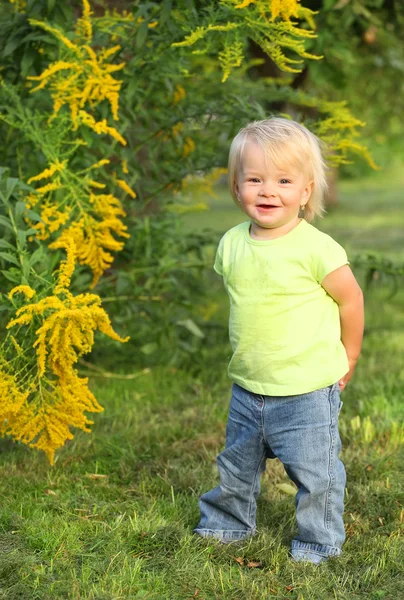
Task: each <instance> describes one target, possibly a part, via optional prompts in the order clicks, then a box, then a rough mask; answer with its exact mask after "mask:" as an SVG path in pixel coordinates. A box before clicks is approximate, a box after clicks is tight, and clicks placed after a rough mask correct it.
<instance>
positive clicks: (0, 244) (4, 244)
mask: <svg viewBox="0 0 404 600" xmlns="http://www.w3.org/2000/svg"><path fill="white" fill-rule="evenodd" d="M0 248H8V249H9V250H14V251H15V252H17V248H16V247H15V246H13V245H12V244H10V243H9V242H6V240H0Z"/></svg>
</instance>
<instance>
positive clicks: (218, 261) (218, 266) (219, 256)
mask: <svg viewBox="0 0 404 600" xmlns="http://www.w3.org/2000/svg"><path fill="white" fill-rule="evenodd" d="M213 268H214V270H215V271H216V273H217V274H218V275H222V276H223V238H222V239H221V240H220V242H219V245H218V247H217V250H216V257H215V264H214V265H213Z"/></svg>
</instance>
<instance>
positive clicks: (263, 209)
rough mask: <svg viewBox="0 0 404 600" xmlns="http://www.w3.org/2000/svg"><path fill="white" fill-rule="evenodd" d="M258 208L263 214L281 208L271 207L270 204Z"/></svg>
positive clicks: (259, 205) (260, 205)
mask: <svg viewBox="0 0 404 600" xmlns="http://www.w3.org/2000/svg"><path fill="white" fill-rule="evenodd" d="M257 208H258V210H261V211H263V212H269V211H270V210H275V209H276V208H280V206H274V205H269V204H258V205H257Z"/></svg>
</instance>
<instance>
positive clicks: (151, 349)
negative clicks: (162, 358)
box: [140, 342, 158, 354]
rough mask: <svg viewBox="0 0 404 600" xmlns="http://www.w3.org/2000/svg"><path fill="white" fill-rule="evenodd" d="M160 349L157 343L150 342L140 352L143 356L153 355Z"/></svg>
mask: <svg viewBox="0 0 404 600" xmlns="http://www.w3.org/2000/svg"><path fill="white" fill-rule="evenodd" d="M157 348H158V344H157V343H156V342H150V343H149V344H145V345H144V346H142V347H141V348H140V351H141V352H143V354H153V352H155V351H156V350H157Z"/></svg>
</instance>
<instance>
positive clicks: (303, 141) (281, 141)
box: [228, 117, 328, 222]
mask: <svg viewBox="0 0 404 600" xmlns="http://www.w3.org/2000/svg"><path fill="white" fill-rule="evenodd" d="M248 140H254V141H255V142H256V143H258V144H259V145H260V146H261V148H262V149H263V151H264V153H265V158H266V160H267V162H268V161H270V162H271V163H272V164H274V165H275V166H276V167H278V168H279V167H284V166H285V165H287V164H291V163H292V164H295V165H298V166H299V168H301V169H304V170H307V174H308V176H309V177H310V179H313V181H314V187H313V191H312V193H311V195H310V198H309V201H308V202H307V204H306V208H305V211H304V218H305V219H306V221H309V222H310V221H312V220H313V219H314V217H316V216H317V217H320V218H323V213H324V212H326V210H325V208H324V194H325V193H326V191H327V188H328V184H327V177H326V171H327V165H326V163H325V161H324V159H323V157H322V153H321V147H322V145H324V143H323V142H322V141H321V140H320V139H319V138H318V137H317V136H316V135H314V133H312V132H311V131H309V130H308V129H307V128H306V127H304V126H303V125H300V124H299V123H297V122H296V121H291V120H289V119H284V118H282V117H271V118H269V119H264V120H263V121H253V122H252V123H249V124H248V125H246V126H245V127H243V128H242V129H240V131H239V132H238V134H237V135H236V137H235V138H234V139H233V141H232V143H231V146H230V152H229V164H228V182H229V188H230V193H231V195H232V198H233V200H234V202H235V203H236V205H237V206H239V207H240V203H239V202H238V200H237V195H236V190H235V184H236V177H237V176H238V174H239V173H240V171H241V170H242V159H243V150H244V146H245V144H246V142H247V141H248Z"/></svg>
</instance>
